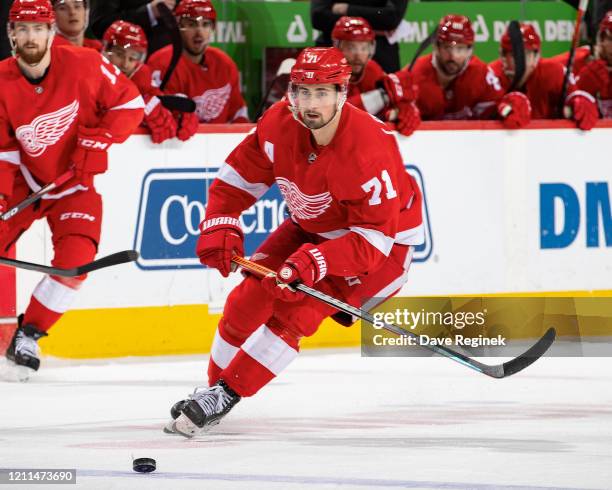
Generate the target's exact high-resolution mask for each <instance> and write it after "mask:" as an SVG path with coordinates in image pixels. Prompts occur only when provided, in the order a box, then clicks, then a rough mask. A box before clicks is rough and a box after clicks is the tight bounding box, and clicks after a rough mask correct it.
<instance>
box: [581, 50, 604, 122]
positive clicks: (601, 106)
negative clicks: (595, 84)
mask: <svg viewBox="0 0 612 490" xmlns="http://www.w3.org/2000/svg"><path fill="white" fill-rule="evenodd" d="M589 63H593V61H590V62H589ZM589 63H586V64H585V65H584V67H583V69H584V68H585V67H586V66H588V64H589ZM608 74H609V78H608V86H607V87H603V88H602V89H601V90H599V91H597V90H593V88H592V87H590V86H589V84H588V83H585V82H586V80H584V79H583V80H581V77H580V73H578V77H577V79H576V85H577V88H578V89H579V90H584V91H586V92H589V93H590V94H591V95H592V96H593V97H595V98H596V99H597V105H598V106H599V112H601V117H602V118H607V119H610V118H612V73H610V68H609V67H608Z"/></svg>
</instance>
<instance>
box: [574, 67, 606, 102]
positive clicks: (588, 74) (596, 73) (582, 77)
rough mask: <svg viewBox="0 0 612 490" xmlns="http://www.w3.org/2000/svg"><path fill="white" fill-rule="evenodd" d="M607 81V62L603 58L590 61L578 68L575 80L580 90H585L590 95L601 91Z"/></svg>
mask: <svg viewBox="0 0 612 490" xmlns="http://www.w3.org/2000/svg"><path fill="white" fill-rule="evenodd" d="M609 83H610V73H609V72H608V63H607V62H606V61H605V60H595V61H591V62H590V63H589V64H588V65H586V66H585V67H584V68H583V69H582V70H580V74H579V75H578V79H577V81H576V85H577V86H578V88H579V89H580V90H585V91H587V92H588V93H590V94H591V95H597V94H598V93H600V92H603V91H604V90H605V89H606V88H607V87H608V84H609Z"/></svg>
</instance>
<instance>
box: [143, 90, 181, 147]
mask: <svg viewBox="0 0 612 490" xmlns="http://www.w3.org/2000/svg"><path fill="white" fill-rule="evenodd" d="M144 122H145V124H146V125H147V127H148V128H149V130H150V131H151V140H153V143H155V144H159V143H163V142H164V141H166V140H169V139H170V138H174V137H175V136H176V130H177V127H176V121H175V120H174V118H173V117H172V113H171V112H170V111H169V110H168V109H166V108H165V107H164V106H163V105H162V103H161V101H160V100H159V99H158V98H157V97H155V96H153V97H151V98H150V99H149V100H148V101H147V105H146V106H145V115H144Z"/></svg>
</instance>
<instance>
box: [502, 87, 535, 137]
mask: <svg viewBox="0 0 612 490" xmlns="http://www.w3.org/2000/svg"><path fill="white" fill-rule="evenodd" d="M497 112H498V113H499V116H500V117H501V120H502V124H503V125H504V127H505V128H507V129H519V128H524V127H525V126H527V125H528V124H529V121H531V103H530V102H529V99H528V98H527V96H526V95H525V94H523V93H522V92H510V93H508V94H506V95H504V96H503V97H502V99H501V100H500V101H499V103H498V104H497Z"/></svg>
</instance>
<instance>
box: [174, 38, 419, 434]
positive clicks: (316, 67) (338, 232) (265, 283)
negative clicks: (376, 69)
mask: <svg viewBox="0 0 612 490" xmlns="http://www.w3.org/2000/svg"><path fill="white" fill-rule="evenodd" d="M350 76H351V67H350V66H349V65H348V63H347V61H346V59H345V58H344V56H343V55H342V53H341V52H340V51H339V50H338V49H336V48H306V49H304V50H303V51H302V52H301V53H300V55H299V56H298V58H297V61H296V64H295V65H294V67H293V69H292V70H291V75H290V85H289V90H288V100H283V101H280V102H277V103H276V104H274V105H273V106H272V107H270V108H269V109H268V110H267V111H266V112H265V113H264V115H263V116H262V117H261V119H260V120H259V121H258V123H257V128H256V130H255V131H254V132H252V133H250V134H249V135H248V136H247V137H246V138H245V139H244V141H243V142H242V143H240V144H239V145H238V146H237V147H236V148H235V149H234V151H232V153H231V154H230V155H229V156H228V158H227V160H226V163H225V165H224V166H223V167H222V168H221V169H220V171H219V174H218V176H217V178H216V179H215V181H214V182H213V184H212V185H211V187H210V189H209V194H208V196H209V197H208V203H207V208H206V216H205V218H204V221H203V222H202V223H201V225H200V230H201V236H200V239H199V241H198V246H197V254H198V256H199V257H200V261H201V262H202V263H203V264H205V265H207V266H209V267H212V268H214V269H217V270H218V271H219V272H220V273H221V274H222V275H223V276H227V275H228V274H229V273H230V272H231V262H230V260H231V258H232V256H233V255H234V254H237V255H243V232H242V229H241V226H240V221H239V217H240V215H241V213H242V212H243V211H244V210H246V209H247V208H249V207H250V206H251V205H253V203H255V202H256V201H257V199H258V198H259V197H261V196H262V195H263V194H264V193H265V192H266V190H267V189H268V187H269V186H271V185H272V184H273V183H276V184H277V185H278V186H279V188H280V190H281V192H282V194H283V197H284V198H285V201H286V203H287V206H288V209H289V213H290V218H288V219H287V220H285V221H284V222H283V223H282V224H281V225H280V227H279V228H278V229H276V230H275V231H274V232H273V233H272V234H271V235H270V236H269V237H268V239H267V240H266V241H265V242H264V243H263V244H262V245H261V246H260V247H259V248H258V250H257V251H256V253H255V254H254V255H253V257H252V259H253V260H255V261H256V262H258V263H260V264H262V265H264V266H266V267H268V268H270V269H273V270H277V271H278V279H279V281H280V282H277V280H276V279H275V278H273V277H266V278H265V279H263V280H261V281H260V280H259V279H257V278H255V277H253V276H250V275H247V276H246V277H245V278H244V279H243V281H242V282H241V283H240V284H239V285H238V286H237V287H236V288H235V289H234V290H233V291H232V292H231V293H230V295H229V296H228V298H227V301H226V304H225V308H224V312H223V317H222V319H221V321H220V322H219V327H218V330H217V333H216V335H215V339H214V342H213V346H212V352H211V357H210V361H209V365H208V381H209V386H210V388H208V389H205V390H199V391H196V392H195V393H194V394H193V395H192V396H191V398H189V399H187V400H183V401H180V402H177V403H176V404H175V405H174V406H173V407H172V410H171V413H172V416H173V417H178V418H176V419H175V420H174V421H173V422H172V423H171V425H170V426H169V427H167V430H170V431H173V432H179V433H181V434H183V435H186V436H188V437H190V436H193V435H195V434H197V433H199V432H200V431H201V430H204V429H206V428H207V427H208V426H210V425H212V424H215V423H217V422H218V421H219V420H220V419H221V417H223V416H224V415H225V414H227V413H228V412H229V411H230V410H231V409H232V407H233V406H235V404H236V403H238V401H239V400H240V399H241V398H242V397H249V396H253V395H255V394H256V393H257V392H258V391H259V390H260V389H262V388H263V387H264V386H265V385H267V384H268V383H269V382H270V381H271V380H272V379H274V377H276V376H278V375H280V373H281V372H282V371H283V370H284V369H285V368H286V367H287V366H288V365H289V364H290V363H291V361H293V360H294V359H295V358H296V357H297V355H298V351H299V346H300V339H301V338H302V337H305V336H306V337H308V336H310V335H313V334H314V333H315V332H316V331H317V329H318V327H319V325H320V323H321V322H322V321H323V320H324V319H325V318H326V317H329V316H331V315H334V314H335V313H336V312H337V310H335V309H334V308H331V307H329V306H327V305H325V304H323V303H320V302H319V301H317V300H314V299H312V298H310V297H304V296H303V294H302V293H299V292H295V290H293V289H292V288H289V287H287V285H289V284H292V283H295V282H296V281H301V282H303V283H304V284H306V285H309V286H312V285H314V286H315V287H316V288H317V289H319V290H321V291H323V292H325V293H327V294H330V295H333V296H335V297H337V298H339V299H341V300H342V301H345V302H347V303H349V304H351V305H355V306H357V305H359V306H361V303H362V300H363V299H364V298H386V297H390V296H393V295H394V294H396V293H397V292H398V290H399V289H400V288H401V287H402V285H403V284H404V283H405V282H406V280H407V275H408V268H409V265H410V261H411V258H412V253H413V246H414V245H417V244H420V243H422V242H423V239H424V234H423V224H422V217H421V205H422V198H421V192H420V190H419V187H418V185H417V183H416V182H415V180H414V179H413V178H412V177H411V176H410V175H409V174H408V173H407V172H406V169H405V167H404V164H403V161H402V157H401V155H400V152H399V148H398V146H397V142H396V139H395V137H394V135H393V132H392V131H389V130H388V129H387V127H386V126H385V124H384V123H382V122H381V121H379V120H377V119H375V118H373V117H371V116H370V115H369V114H368V113H366V112H364V111H362V110H360V109H357V108H356V107H354V106H353V105H351V104H345V100H346V96H347V91H348V84H349V78H350ZM379 301H380V299H379ZM376 304H378V303H376ZM368 306H369V307H373V306H376V305H374V304H373V305H368ZM366 308H367V306H366Z"/></svg>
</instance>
